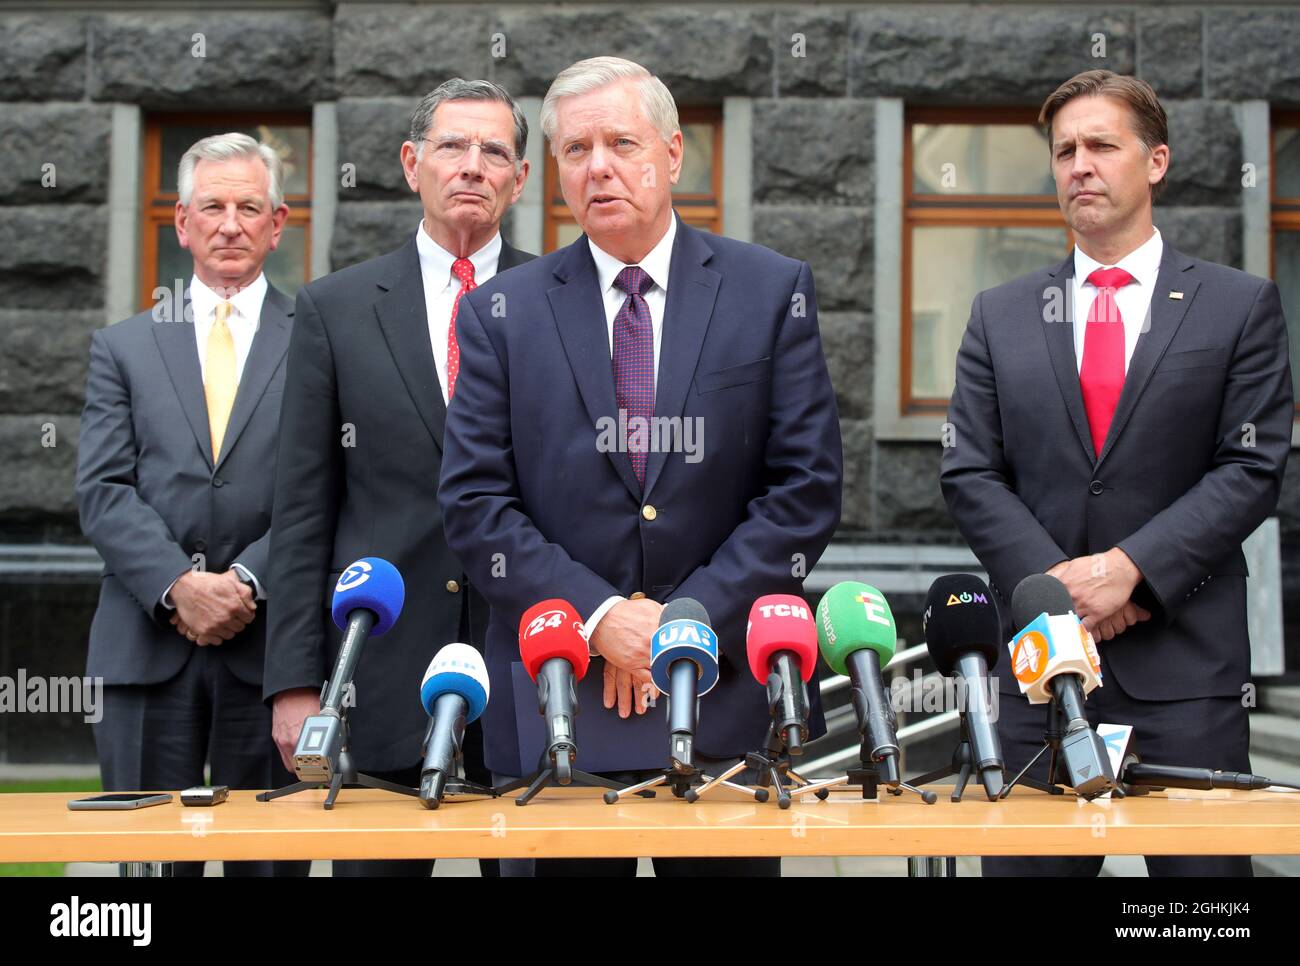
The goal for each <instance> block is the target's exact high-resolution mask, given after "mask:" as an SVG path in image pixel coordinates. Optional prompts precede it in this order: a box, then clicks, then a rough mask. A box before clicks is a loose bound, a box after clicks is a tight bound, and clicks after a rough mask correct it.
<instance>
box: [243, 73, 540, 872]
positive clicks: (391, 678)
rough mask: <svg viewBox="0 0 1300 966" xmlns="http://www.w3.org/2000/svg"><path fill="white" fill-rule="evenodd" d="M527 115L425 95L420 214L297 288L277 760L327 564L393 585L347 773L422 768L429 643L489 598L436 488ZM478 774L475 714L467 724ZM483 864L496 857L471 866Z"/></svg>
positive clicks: (287, 754) (279, 508) (418, 174)
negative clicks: (396, 576) (363, 561)
mask: <svg viewBox="0 0 1300 966" xmlns="http://www.w3.org/2000/svg"><path fill="white" fill-rule="evenodd" d="M527 139H528V124H527V121H526V120H525V119H524V116H523V114H522V112H521V111H520V110H519V107H518V106H517V105H516V104H515V102H514V101H513V100H512V99H511V97H510V95H509V94H508V93H506V91H505V90H504V89H502V88H501V87H499V86H498V85H496V84H493V83H490V82H488V81H477V80H463V79H461V78H453V79H452V80H449V81H447V82H446V83H444V84H442V85H440V86H439V87H438V88H437V89H435V90H434V91H432V92H430V93H429V94H427V95H425V97H424V98H423V99H422V100H421V101H420V103H419V105H418V106H417V107H416V109H415V113H414V115H413V116H412V118H411V130H410V138H409V140H407V141H405V142H404V143H403V144H402V149H401V160H402V167H403V169H404V170H405V173H406V182H407V184H408V185H409V186H410V188H411V190H412V191H414V192H417V193H418V194H419V196H420V202H421V205H422V207H423V208H424V218H423V220H422V221H421V222H420V224H419V226H418V227H417V228H416V229H415V230H414V231H413V233H412V236H411V238H410V240H409V241H407V242H406V244H404V245H403V246H402V247H401V248H399V249H397V250H396V251H394V252H390V253H388V254H386V255H381V256H380V257H378V258H375V259H372V260H370V261H367V262H363V263H362V264H360V265H354V266H352V267H350V268H346V269H343V270H342V271H339V272H335V273H334V274H332V275H328V276H326V277H324V278H321V279H317V280H316V281H314V282H312V283H311V284H309V285H307V286H305V287H304V288H303V289H302V290H301V291H300V292H299V293H298V303H297V309H296V311H297V321H296V323H295V327H294V334H293V341H292V343H291V345H290V347H289V362H288V366H289V371H288V378H287V379H286V382H285V390H284V402H283V417H282V421H281V424H280V439H281V452H280V461H279V467H278V473H277V480H276V489H275V508H274V515H273V520H272V538H271V574H272V580H273V581H274V582H275V584H276V586H277V588H279V589H278V591H277V603H276V606H275V607H274V608H272V609H271V612H270V615H269V623H270V630H269V633H268V643H267V653H266V679H265V696H266V699H267V700H268V701H271V702H272V704H273V708H274V722H273V733H274V736H275V741H276V744H277V746H278V747H279V749H280V754H281V756H282V757H283V758H284V761H285V764H286V765H291V764H292V755H293V750H294V746H295V744H296V743H297V740H298V734H299V732H300V731H301V730H302V723H303V720H304V719H305V718H306V717H307V716H309V715H312V714H315V713H317V711H318V709H319V706H320V705H319V695H320V687H321V682H322V681H323V680H324V679H325V677H326V676H327V675H328V674H329V673H330V668H331V667H332V666H333V661H334V658H335V655H336V654H337V653H338V647H339V633H338V631H337V630H336V629H335V628H334V625H333V623H332V621H331V620H330V617H329V605H330V600H331V598H332V594H333V587H334V584H335V582H336V580H337V578H338V574H339V572H340V571H341V570H342V569H343V568H344V567H346V566H347V565H348V564H349V563H350V562H352V561H353V560H355V559H357V558H359V557H364V556H378V557H383V558H384V559H386V560H388V561H390V562H391V563H392V564H393V565H394V566H396V567H397V569H398V570H399V571H400V572H401V574H402V577H403V579H404V581H405V584H406V587H407V593H406V602H405V605H404V608H403V611H402V615H401V619H400V620H399V621H398V622H397V624H396V625H395V626H394V627H393V629H392V630H391V631H390V632H389V633H388V634H387V635H386V636H385V638H384V640H383V641H382V642H381V646H376V647H373V648H371V649H369V650H368V651H367V652H366V654H365V657H364V660H362V661H361V663H360V665H359V667H358V669H357V673H356V677H355V679H354V680H355V685H356V688H355V705H354V706H353V707H352V708H351V710H350V711H349V715H348V722H349V726H350V734H351V746H350V747H351V750H352V754H353V758H354V760H355V762H356V764H357V768H358V770H359V771H361V772H364V773H366V774H370V775H373V776H376V777H380V778H385V779H387V780H389V781H393V782H397V783H398V784H401V785H406V786H411V787H414V786H417V785H418V784H419V779H420V775H419V772H420V758H421V741H422V738H423V736H424V730H425V725H426V722H427V716H426V715H425V712H424V710H423V709H422V708H421V706H420V701H419V697H418V692H419V687H420V680H421V678H422V676H423V674H424V671H425V668H426V667H427V666H428V663H429V659H430V658H431V657H432V656H433V655H434V653H435V652H436V651H437V650H438V649H439V648H440V647H441V646H442V645H444V644H447V643H449V642H451V641H464V642H466V643H470V644H475V645H477V644H478V643H479V641H480V639H481V637H482V632H483V629H484V627H485V626H486V622H487V607H486V605H485V604H484V602H483V600H482V598H481V597H480V596H479V595H478V594H477V593H476V592H474V591H472V590H471V589H470V587H469V585H468V583H467V582H466V580H465V576H464V572H463V571H462V569H461V564H460V561H459V560H458V559H457V558H456V556H455V554H453V553H452V552H451V550H450V549H449V548H448V547H447V543H446V539H445V537H444V535H443V526H442V515H441V513H440V511H439V508H438V502H437V487H438V476H439V472H440V468H441V461H442V436H443V426H444V423H445V421H446V418H447V405H448V403H449V402H450V401H451V399H452V398H453V396H454V395H455V393H456V389H457V383H456V380H457V376H458V375H459V371H460V353H459V349H458V345H457V333H456V315H457V310H458V308H459V306H460V299H461V297H462V296H463V295H465V294H466V293H467V292H469V291H471V290H472V289H474V288H475V287H476V286H478V285H481V284H483V283H484V282H486V281H487V280H488V279H490V278H492V277H493V276H494V275H496V274H497V273H498V272H502V271H505V270H506V269H508V268H511V267H513V266H515V265H518V264H520V263H522V262H525V261H527V260H529V259H531V258H532V257H533V256H532V255H528V254H525V253H523V252H520V251H517V250H516V249H514V248H512V247H511V246H510V245H509V244H507V243H506V242H505V240H504V239H503V238H502V237H501V233H500V225H501V217H502V216H503V215H504V214H505V212H506V209H508V208H509V207H510V205H512V204H513V203H514V202H515V201H517V200H518V198H519V195H520V193H521V192H522V191H523V187H524V182H525V180H526V179H527V177H528V162H527V161H525V160H524V149H525V145H526V143H527ZM465 746H466V747H465V757H466V765H467V770H468V771H469V777H470V778H471V779H475V780H478V781H483V782H486V781H489V780H490V775H489V774H487V773H486V772H485V771H483V770H482V750H481V747H482V739H481V737H480V732H479V726H478V725H477V723H476V724H472V725H470V727H469V728H468V729H467V732H466V736H465ZM432 866H433V861H432V860H392V861H360V862H335V863H334V871H335V874H336V875H423V876H427V875H429V873H430V871H431V869H432ZM482 867H483V872H484V874H487V875H492V874H495V870H496V863H495V862H490V863H489V862H483V863H482Z"/></svg>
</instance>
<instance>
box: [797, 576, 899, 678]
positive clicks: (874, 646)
mask: <svg viewBox="0 0 1300 966" xmlns="http://www.w3.org/2000/svg"><path fill="white" fill-rule="evenodd" d="M817 643H818V645H819V646H820V647H821V652H822V657H823V658H824V659H825V660H826V663H827V664H828V665H829V666H830V668H831V670H833V671H834V672H835V673H836V674H848V673H849V671H848V667H847V665H846V664H845V661H847V660H848V656H849V655H850V654H852V653H853V652H854V651H860V650H862V649H863V648H870V649H871V650H873V651H875V652H876V656H877V657H878V658H879V659H880V667H881V668H882V669H883V668H884V666H885V665H886V664H888V663H889V662H890V661H892V660H893V659H894V648H895V646H896V645H897V643H898V632H897V631H896V630H895V628H894V615H893V613H892V612H891V611H890V610H889V601H887V600H885V595H884V594H882V593H881V592H880V591H878V590H876V588H875V587H872V586H869V585H868V584H863V583H859V582H858V581H856V580H844V581H841V582H840V583H838V584H836V585H835V586H834V587H832V588H831V589H830V590H828V591H826V593H825V594H824V595H823V596H822V601H821V603H820V604H818V605H817Z"/></svg>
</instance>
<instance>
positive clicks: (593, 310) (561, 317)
mask: <svg viewBox="0 0 1300 966" xmlns="http://www.w3.org/2000/svg"><path fill="white" fill-rule="evenodd" d="M555 277H556V278H558V279H559V280H560V282H561V283H562V284H560V285H558V286H557V287H555V288H553V289H550V290H549V291H548V292H547V293H546V297H547V299H548V300H549V301H550V303H551V312H552V314H553V315H554V316H555V324H556V327H557V328H558V329H559V332H560V341H561V342H562V343H563V344H564V353H565V355H566V356H568V359H569V368H571V369H572V370H573V378H574V379H575V380H576V381H577V383H578V392H579V393H581V395H582V402H583V404H584V405H585V406H586V407H587V415H588V416H589V417H591V425H592V431H593V432H596V431H597V429H598V427H600V426H602V425H604V423H603V422H602V420H610V419H612V420H614V424H615V425H616V426H617V425H618V408H617V406H616V404H615V401H614V364H613V362H612V360H611V357H610V352H609V327H608V323H607V322H606V321H605V303H604V299H603V298H602V296H601V292H600V282H599V280H598V278H597V276H596V263H595V262H594V261H593V260H592V257H591V249H590V248H589V247H588V246H587V236H586V235H583V236H582V237H581V238H579V239H578V240H577V241H576V242H574V243H573V244H572V245H570V246H569V247H568V250H567V253H566V255H565V257H564V258H562V259H561V260H560V262H559V264H557V265H556V267H555ZM670 291H671V289H670ZM620 442H621V440H620ZM607 455H608V456H609V458H610V460H611V461H613V463H614V468H615V469H616V470H617V471H618V475H619V477H620V478H622V480H623V483H624V485H625V486H626V487H627V488H628V492H629V493H631V494H632V495H633V496H634V497H636V499H637V502H640V501H641V484H640V483H638V482H637V479H636V473H635V472H634V471H633V469H632V461H631V459H630V458H629V457H628V455H627V453H625V452H622V451H621V447H619V448H618V449H617V450H611V451H610V452H609V453H608V454H607Z"/></svg>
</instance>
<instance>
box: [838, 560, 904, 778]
mask: <svg viewBox="0 0 1300 966" xmlns="http://www.w3.org/2000/svg"><path fill="white" fill-rule="evenodd" d="M817 642H818V644H819V645H820V647H821V653H822V657H823V658H825V659H826V663H827V665H828V666H829V667H830V669H831V670H832V671H834V672H835V673H836V674H846V675H848V677H849V678H850V680H851V681H852V688H853V690H852V699H853V712H854V714H855V715H856V716H857V719H858V734H859V735H861V736H863V738H864V739H865V742H864V748H865V747H866V746H867V745H870V748H871V750H870V757H871V761H873V762H875V763H876V769H877V771H878V773H879V775H880V780H881V781H882V782H884V783H885V784H886V785H889V786H891V787H896V786H897V785H898V783H899V782H900V781H902V776H901V775H900V773H899V767H898V761H899V755H900V751H899V748H898V733H897V730H898V720H897V718H896V717H895V715H894V708H893V706H892V705H891V704H890V702H889V698H888V697H887V695H886V694H885V682H884V678H883V676H882V674H881V672H882V671H883V670H884V668H885V666H886V665H887V664H888V663H889V662H890V661H892V660H893V659H894V648H895V646H896V645H897V642H898V633H897V631H896V630H895V628H894V615H893V613H892V612H891V611H890V609H889V603H888V602H887V601H886V600H885V596H884V594H882V593H881V592H880V591H878V590H876V588H874V587H870V586H868V585H867V584H863V583H859V582H857V581H854V580H845V581H841V582H840V583H838V584H836V585H835V586H834V587H832V588H831V589H830V590H828V591H826V593H825V594H824V595H823V596H822V599H821V603H820V604H818V605H817Z"/></svg>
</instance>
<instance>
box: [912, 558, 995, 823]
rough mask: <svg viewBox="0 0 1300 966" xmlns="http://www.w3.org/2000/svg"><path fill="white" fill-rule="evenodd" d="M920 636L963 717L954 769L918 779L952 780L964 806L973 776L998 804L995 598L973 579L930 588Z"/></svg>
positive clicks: (956, 578) (957, 578)
mask: <svg viewBox="0 0 1300 966" xmlns="http://www.w3.org/2000/svg"><path fill="white" fill-rule="evenodd" d="M921 633H922V634H923V635H924V636H925V646H926V647H927V648H928V649H929V651H930V659H931V660H933V661H934V666H935V668H936V669H937V670H938V672H939V673H940V674H942V675H943V676H944V677H950V678H952V679H953V681H954V683H955V685H956V688H955V691H954V697H955V699H956V704H957V710H958V712H959V713H960V714H961V741H960V743H959V744H958V745H957V750H956V751H955V752H954V753H953V756H952V764H951V765H950V766H948V767H947V768H940V769H938V770H936V771H932V772H930V773H929V774H926V775H922V776H921V777H919V778H917V779H914V782H915V784H917V785H928V784H930V783H931V782H935V781H939V780H940V779H943V778H948V777H951V776H953V775H956V776H957V782H956V784H955V785H954V786H953V791H952V800H953V801H954V802H959V801H961V796H962V792H964V791H965V789H966V783H967V782H968V781H970V777H971V774H972V773H975V774H977V775H978V776H979V780H980V782H982V783H983V785H984V793H985V794H986V795H987V796H988V799H989V801H991V802H994V801H997V800H998V798H999V796H1000V795H1001V794H1002V785H1003V781H1004V774H1003V762H1002V744H1001V742H1000V741H998V732H997V727H996V725H995V713H994V710H993V709H994V707H995V705H994V704H993V702H994V701H995V700H996V698H995V695H996V694H997V690H996V688H995V686H994V683H993V679H992V678H991V677H990V676H989V672H990V671H992V670H993V669H994V668H996V667H997V664H998V657H999V656H1000V655H1001V653H1002V645H1001V643H1000V639H1001V637H1002V620H1001V618H1000V617H999V616H998V608H997V605H996V604H995V603H994V601H993V593H992V591H990V590H989V587H988V585H987V584H986V583H984V581H982V580H980V579H979V578H978V577H976V576H974V575H973V574H949V575H948V576H946V577H940V578H939V579H938V580H936V581H935V582H934V583H933V584H931V585H930V591H929V593H928V594H926V597H925V613H924V614H923V615H922V618H921Z"/></svg>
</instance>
